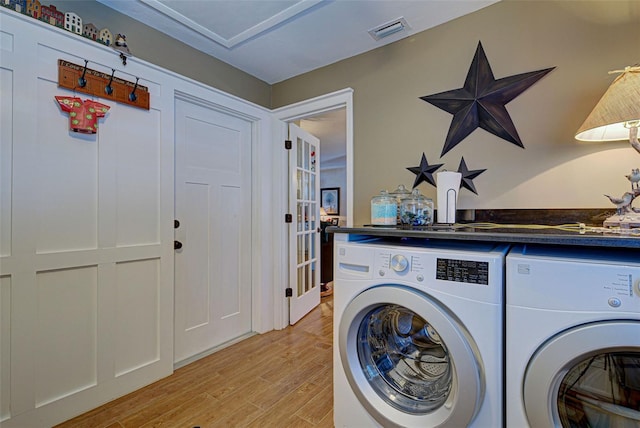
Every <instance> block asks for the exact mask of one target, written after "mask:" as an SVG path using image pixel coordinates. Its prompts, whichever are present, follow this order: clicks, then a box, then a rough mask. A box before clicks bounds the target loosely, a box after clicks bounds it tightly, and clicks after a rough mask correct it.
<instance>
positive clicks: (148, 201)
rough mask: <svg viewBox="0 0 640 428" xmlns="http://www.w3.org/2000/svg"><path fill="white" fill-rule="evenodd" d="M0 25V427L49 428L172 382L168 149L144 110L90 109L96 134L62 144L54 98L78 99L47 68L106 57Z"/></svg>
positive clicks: (52, 36)
mask: <svg viewBox="0 0 640 428" xmlns="http://www.w3.org/2000/svg"><path fill="white" fill-rule="evenodd" d="M1 15H2V16H1V19H2V21H1V27H2V32H0V33H1V34H0V49H1V53H0V55H1V56H2V67H1V68H0V90H1V91H2V94H1V95H0V100H1V101H0V107H1V112H0V113H1V119H0V128H1V131H0V136H1V141H0V155H1V160H0V180H1V182H0V184H1V191H0V202H1V208H0V227H1V233H0V335H1V336H0V380H1V386H0V420H1V421H2V423H1V425H2V427H3V428H10V427H32V426H33V427H36V426H38V427H40V426H51V425H54V424H56V423H58V422H62V421H64V420H66V419H69V418H71V417H73V416H75V415H77V414H78V413H81V412H83V411H87V410H90V409H91V408H93V407H97V406H98V405H100V404H102V403H104V402H106V401H109V400H111V399H113V398H115V397H117V396H120V395H123V394H125V393H128V392H131V391H132V390H134V389H137V388H140V387H141V386H144V385H146V384H149V383H151V382H153V381H155V380H157V379H159V378H161V377H164V376H167V375H168V374H170V373H171V372H172V369H173V366H172V363H173V361H172V352H171V350H172V347H171V345H172V343H171V339H172V334H171V332H172V323H173V294H172V292H173V289H172V285H173V278H172V276H173V275H172V274H173V264H172V256H173V254H172V250H170V249H169V248H168V246H169V244H170V243H171V242H170V241H169V242H167V241H168V240H167V237H169V238H170V237H171V229H170V228H171V225H170V223H169V222H168V221H167V220H170V218H171V215H172V212H171V211H170V210H171V208H172V202H173V201H172V199H173V191H172V190H173V181H172V178H173V177H172V170H171V168H169V169H166V170H165V168H163V167H162V162H166V159H167V157H169V159H170V160H171V158H172V156H173V147H172V145H171V140H168V139H166V138H165V139H163V138H162V135H163V132H164V131H163V124H162V123H161V114H160V111H159V110H158V108H157V107H156V108H152V109H151V110H144V109H139V108H134V107H131V106H126V105H123V104H119V103H116V102H115V101H106V100H103V99H96V100H95V101H99V102H102V103H105V104H108V105H109V106H110V110H109V112H108V114H107V115H106V117H104V118H101V119H99V128H98V133H97V134H89V135H87V134H79V133H75V132H71V131H70V130H69V116H68V113H65V112H63V111H62V110H61V109H60V106H59V105H58V104H57V103H56V100H55V98H54V97H55V96H74V95H75V96H78V97H80V98H81V99H82V101H84V100H86V99H87V98H90V97H88V96H84V95H83V94H79V93H76V94H74V93H73V92H72V91H68V90H65V89H62V88H59V87H58V85H57V61H58V59H59V58H61V59H65V60H68V61H72V62H75V63H80V64H81V63H82V60H81V57H86V58H90V59H91V60H92V61H94V62H93V63H92V62H90V63H89V65H90V67H93V68H99V69H102V70H104V69H105V68H106V67H105V65H104V64H105V63H109V64H112V65H113V66H114V67H118V61H117V56H116V55H114V54H113V53H112V52H109V51H107V50H106V49H104V48H100V47H98V48H95V47H93V45H91V44H90V43H89V42H86V41H84V40H83V39H82V38H77V37H75V36H71V35H69V34H68V33H66V32H63V31H61V30H57V29H55V28H53V29H52V28H51V27H50V26H47V25H45V24H42V23H39V22H37V21H34V20H30V19H29V18H24V17H20V16H18V17H13V16H10V15H9V14H8V13H7V12H1ZM100 61H102V63H101V62H100ZM136 67H137V68H136ZM140 67H141V66H140V65H135V64H130V65H128V66H127V71H126V72H125V71H124V70H122V67H121V66H120V67H118V70H117V73H118V74H119V75H120V76H127V77H128V76H129V75H127V74H126V73H127V72H129V73H131V72H133V73H139V75H143V74H144V76H145V77H146V78H149V77H150V74H152V71H150V70H142V69H141V68H140ZM142 82H144V83H142ZM141 84H146V85H149V86H150V90H151V91H153V92H154V97H156V98H155V101H156V104H157V105H159V104H160V97H159V96H158V94H159V93H160V91H159V90H158V89H159V85H160V83H153V84H152V83H151V82H148V81H145V80H144V78H143V79H141ZM152 99H153V98H152ZM171 163H172V162H171ZM170 165H171V164H170ZM167 199H170V202H171V205H167V204H166V201H167ZM167 207H169V212H168V213H167ZM167 217H168V218H167Z"/></svg>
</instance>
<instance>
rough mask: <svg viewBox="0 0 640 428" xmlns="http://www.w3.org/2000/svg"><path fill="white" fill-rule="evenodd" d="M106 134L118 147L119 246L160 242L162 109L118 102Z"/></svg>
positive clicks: (117, 202)
mask: <svg viewBox="0 0 640 428" xmlns="http://www.w3.org/2000/svg"><path fill="white" fill-rule="evenodd" d="M118 107H119V108H118V109H116V110H115V111H114V112H113V115H112V117H110V118H109V120H110V121H112V123H111V124H112V128H111V129H109V131H108V133H105V134H104V135H108V136H109V143H108V144H113V145H115V146H116V148H117V158H116V165H115V167H116V171H117V176H116V186H117V201H116V205H117V214H116V215H117V242H116V245H117V246H127V245H141V244H156V243H159V242H160V176H161V174H160V141H161V138H160V112H159V111H157V110H153V109H152V110H150V111H144V110H140V109H136V108H133V107H128V106H118Z"/></svg>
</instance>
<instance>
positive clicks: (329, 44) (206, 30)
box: [97, 0, 499, 168]
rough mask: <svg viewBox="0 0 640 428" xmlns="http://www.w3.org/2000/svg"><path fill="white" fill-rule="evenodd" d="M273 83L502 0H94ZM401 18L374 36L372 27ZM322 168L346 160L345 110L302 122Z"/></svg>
mask: <svg viewBox="0 0 640 428" xmlns="http://www.w3.org/2000/svg"><path fill="white" fill-rule="evenodd" d="M97 1H99V2H100V3H103V4H105V5H106V6H109V7H111V8H112V9H115V10H117V11H119V12H121V13H124V14H125V15H128V16H130V17H131V18H133V19H136V20H138V21H140V22H142V23H144V24H146V25H149V26H150V27H153V28H155V29H157V30H159V31H161V32H163V33H165V34H167V35H169V36H171V37H172V38H174V39H177V40H180V41H182V42H183V43H186V44H187V45H189V46H192V47H194V48H196V49H198V50H200V51H202V52H204V53H206V54H208V55H211V56H213V57H215V58H217V59H219V60H221V61H223V62H226V63H228V64H230V65H232V66H234V67H236V68H238V69H240V70H242V71H244V72H246V73H248V74H251V75H252V76H255V77H257V78H258V79H260V80H263V81H265V82H266V83H268V84H274V83H278V82H281V81H283V80H286V79H289V78H291V77H294V76H297V75H299V74H303V73H306V72H308V71H312V70H315V69H317V68H320V67H323V66H326V65H329V64H332V63H334V62H337V61H340V60H342V59H345V58H349V57H352V56H355V55H358V54H361V53H363V52H367V51H370V50H372V49H376V48H379V47H381V46H384V45H387V44H389V43H392V42H395V41H398V40H401V39H403V38H405V37H408V36H411V35H412V34H415V33H418V32H421V31H424V30H427V29H429V28H432V27H435V26H437V25H440V24H443V23H445V22H447V21H450V20H452V19H455V18H458V17H460V16H463V15H466V14H469V13H472V12H474V11H476V10H479V9H481V8H483V7H486V6H488V5H490V4H493V3H495V2H497V1H499V0H97ZM400 18H404V21H405V23H406V27H405V28H404V29H403V30H402V31H399V32H397V33H394V34H392V35H390V36H388V37H385V38H383V39H380V40H375V39H374V37H372V36H371V35H370V34H369V31H370V30H372V29H374V28H377V27H380V26H385V24H389V23H391V22H395V21H397V20H398V19H400ZM300 127H301V128H303V129H305V130H306V131H308V132H310V133H311V134H313V135H315V136H317V137H318V138H320V148H321V150H320V162H321V165H323V167H325V168H326V167H331V166H335V165H344V162H345V155H346V149H345V136H346V114H345V111H344V109H342V110H338V111H333V112H328V113H324V114H322V115H318V116H315V117H311V118H306V119H304V120H301V121H300Z"/></svg>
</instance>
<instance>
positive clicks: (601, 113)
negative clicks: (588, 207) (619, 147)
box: [575, 65, 640, 227]
mask: <svg viewBox="0 0 640 428" xmlns="http://www.w3.org/2000/svg"><path fill="white" fill-rule="evenodd" d="M609 74H620V75H619V76H618V77H616V78H615V80H614V81H613V82H612V83H611V85H610V86H609V89H607V91H606V92H605V93H604V95H603V96H602V98H601V99H600V101H598V104H596V106H595V107H594V108H593V111H592V112H591V114H590V115H589V116H588V117H587V119H586V120H585V121H584V123H583V124H582V126H581V127H580V129H578V132H577V133H576V137H575V138H576V140H579V141H619V140H627V139H628V140H629V142H630V143H631V146H632V147H633V148H634V149H635V150H636V151H637V152H638V153H640V143H639V142H638V127H639V126H640V65H634V66H630V67H625V69H624V70H616V71H610V72H609ZM626 177H627V179H628V180H629V181H630V183H631V191H629V192H625V193H624V194H623V195H622V196H621V197H619V198H618V197H612V196H608V195H607V197H608V198H609V200H610V201H611V202H612V203H613V204H614V205H615V206H616V209H617V212H616V215H613V216H611V217H609V218H607V219H606V220H605V222H604V226H606V227H609V226H621V227H640V209H638V208H633V207H632V203H633V200H634V199H635V198H636V197H638V196H640V189H639V182H640V168H634V169H632V170H631V173H630V174H629V175H627V176H626Z"/></svg>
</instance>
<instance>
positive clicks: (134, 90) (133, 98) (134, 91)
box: [129, 77, 140, 102]
mask: <svg viewBox="0 0 640 428" xmlns="http://www.w3.org/2000/svg"><path fill="white" fill-rule="evenodd" d="M138 79H140V78H139V77H136V84H135V85H133V91H131V93H130V94H129V101H131V102H136V100H137V99H138V96H137V95H136V89H138Z"/></svg>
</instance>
